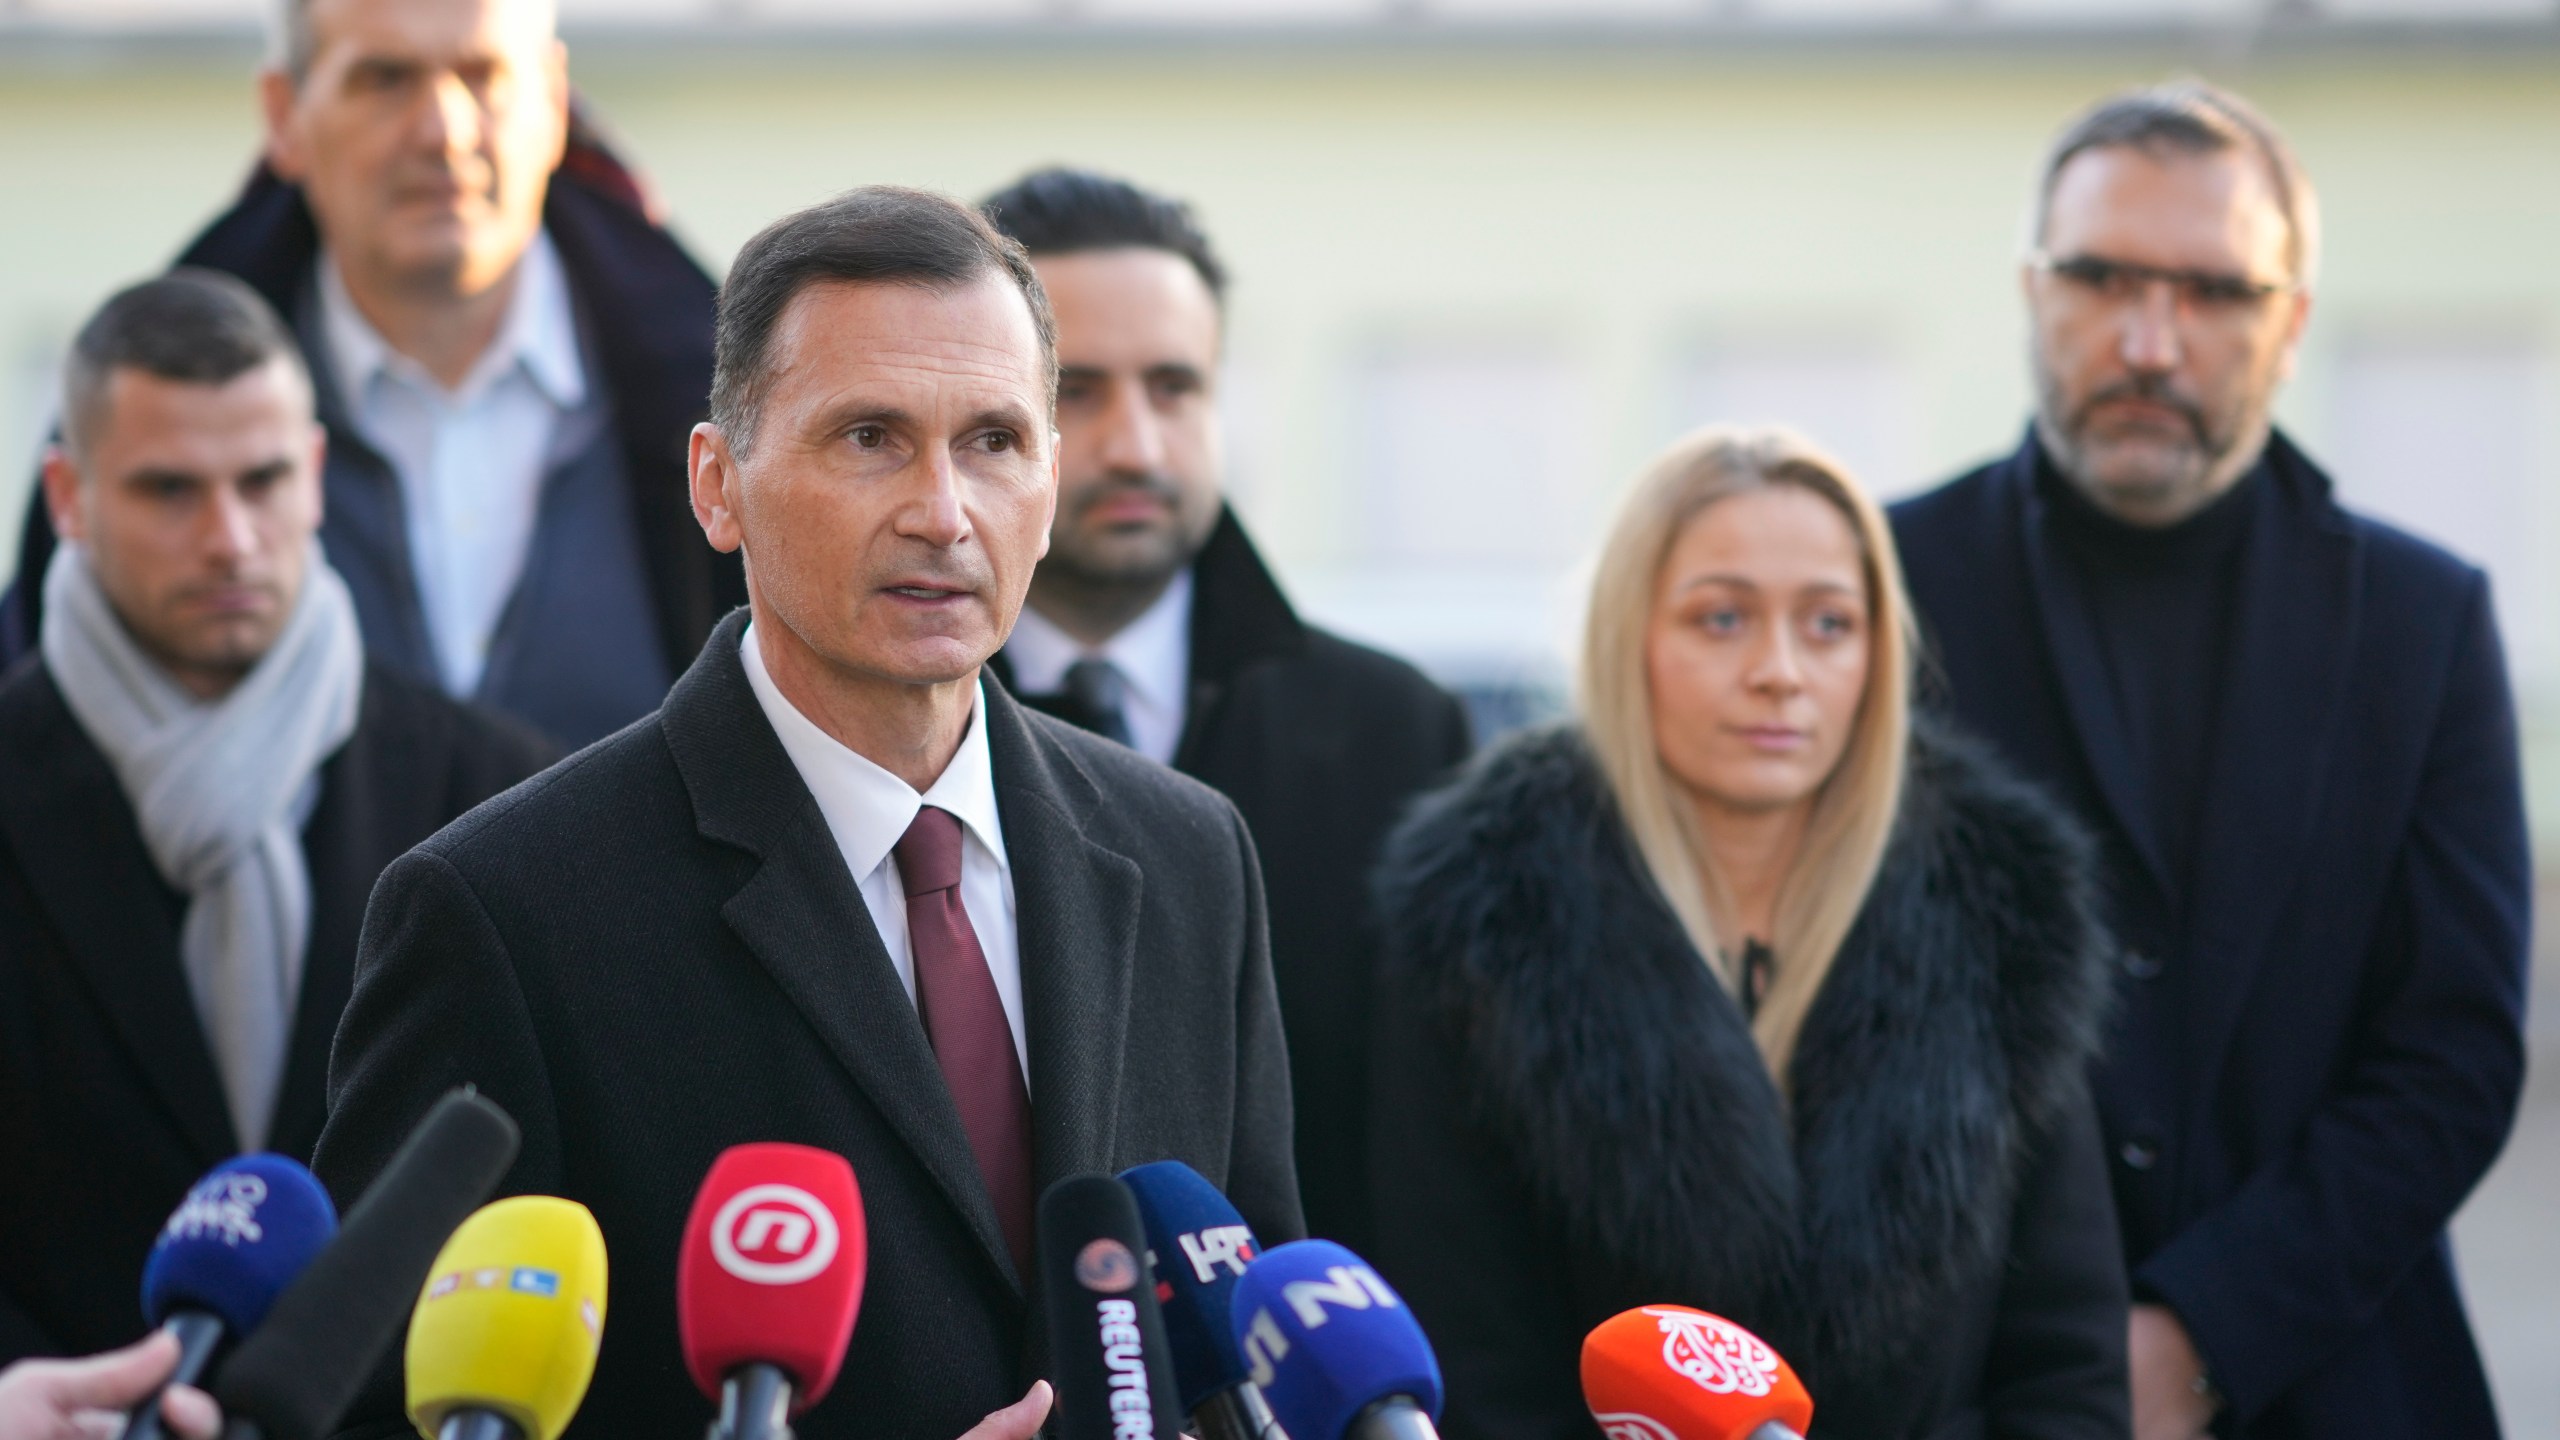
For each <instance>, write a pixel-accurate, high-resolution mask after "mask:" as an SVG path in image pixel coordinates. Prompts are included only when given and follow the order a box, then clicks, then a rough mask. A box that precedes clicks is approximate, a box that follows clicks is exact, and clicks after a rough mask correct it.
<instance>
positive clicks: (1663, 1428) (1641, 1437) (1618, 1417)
mask: <svg viewBox="0 0 2560 1440" xmlns="http://www.w3.org/2000/svg"><path fill="white" fill-rule="evenodd" d="M1591 1418H1592V1419H1594V1420H1597V1421H1599V1422H1600V1433H1601V1434H1603V1435H1606V1436H1608V1437H1609V1440H1680V1437H1679V1436H1678V1435H1676V1434H1674V1433H1672V1430H1671V1427H1670V1426H1668V1425H1665V1424H1663V1423H1662V1422H1661V1421H1659V1420H1656V1419H1654V1418H1653V1417H1652V1416H1650V1415H1639V1414H1637V1413H1636V1412H1634V1411H1633V1410H1624V1411H1620V1412H1619V1413H1617V1414H1615V1415H1594V1416H1592V1417H1591Z"/></svg>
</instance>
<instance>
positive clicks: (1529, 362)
mask: <svg viewBox="0 0 2560 1440" xmlns="http://www.w3.org/2000/svg"><path fill="white" fill-rule="evenodd" d="M1580 391H1581V387H1580V384H1579V381H1578V377H1577V375H1576V372H1575V368H1574V366H1573V365H1572V364H1571V363H1570V362H1569V361H1568V360H1567V359H1566V358H1565V357H1564V356H1563V355H1561V354H1559V353H1558V352H1557V350H1556V349H1555V348H1554V347H1551V346H1549V345H1545V344H1542V343H1539V342H1538V341H1536V340H1532V339H1502V338H1496V339H1491V340H1483V341H1478V340H1470V339H1466V338H1457V337H1452V338H1445V339H1442V338H1435V339H1427V340H1413V341H1395V342H1390V343H1388V344H1386V345H1383V346H1381V347H1379V348H1378V349H1376V350H1373V351H1372V352H1370V354H1369V355H1368V356H1367V357H1366V358H1365V359H1363V360H1362V361H1361V362H1360V363H1359V364H1358V365H1357V366H1356V367H1355V373H1354V376H1353V380H1352V395H1351V407H1352V424H1351V426H1350V434H1351V437H1352V444H1353V445H1354V447H1355V453H1354V454H1353V455H1352V456H1351V457H1350V468H1351V474H1352V476H1353V477H1354V479H1355V488H1354V490H1353V491H1352V493H1351V495H1350V496H1349V497H1348V498H1349V501H1350V504H1349V506H1348V508H1347V509H1346V510H1345V512H1344V514H1345V515H1346V516H1347V517H1348V518H1349V520H1350V523H1351V524H1352V525H1354V526H1355V527H1356V528H1357V530H1358V531H1359V532H1360V533H1358V534H1357V535H1355V536H1353V537H1351V544H1349V545H1348V546H1346V547H1345V548H1346V549H1348V550H1350V551H1351V552H1352V553H1355V554H1358V555H1360V556H1361V557H1362V558H1364V559H1367V560H1370V561H1373V562H1390V563H1395V564H1399V565H1414V566H1424V567H1430V568H1435V569H1453V570H1474V571H1486V570H1505V569H1511V568H1514V567H1521V566H1527V567H1531V568H1532V569H1533V570H1539V571H1544V570H1550V569H1553V568H1555V567H1559V566H1562V565H1564V564H1567V563H1570V562H1571V561H1572V560H1573V559H1574V558H1575V557H1576V555H1577V554H1578V553H1579V551H1580V548H1581V547H1582V546H1583V544H1584V543H1585V542H1586V540H1587V536H1586V535H1585V533H1584V517H1585V516H1586V514H1587V513H1588V512H1589V510H1590V508H1591V507H1590V505H1589V503H1588V502H1589V498H1590V497H1589V496H1587V495H1586V494H1583V493H1581V492H1582V491H1583V490H1584V489H1585V488H1586V487H1587V485H1588V484H1589V481H1590V478H1591V477H1589V476H1588V475H1586V473H1585V471H1586V470H1587V468H1588V466H1587V463H1586V462H1588V461H1589V460H1590V459H1591V458H1592V457H1593V456H1594V455H1595V454H1597V453H1598V452H1599V450H1600V447H1599V446H1597V445H1595V444H1594V443H1593V437H1592V435H1591V433H1590V430H1589V425H1588V422H1587V420H1586V419H1585V415H1584V407H1583V405H1582V403H1581V398H1580Z"/></svg>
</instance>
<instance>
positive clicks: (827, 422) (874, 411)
mask: <svg viewBox="0 0 2560 1440" xmlns="http://www.w3.org/2000/svg"><path fill="white" fill-rule="evenodd" d="M915 418H916V417H915V416H913V415H911V414H909V413H907V412H906V411H904V410H901V409H899V408H898V407H897V406H895V405H875V404H872V403H870V402H868V401H863V400H853V401H848V402H846V403H845V404H844V405H843V406H841V407H840V408H838V409H834V410H830V411H827V412H826V413H825V414H824V415H822V416H821V417H820V418H819V422H818V428H819V430H820V431H822V432H823V433H825V434H828V435H835V434H840V433H842V432H844V431H847V430H850V429H852V428H853V427H854V426H856V425H889V426H901V425H904V426H912V425H913V424H915Z"/></svg>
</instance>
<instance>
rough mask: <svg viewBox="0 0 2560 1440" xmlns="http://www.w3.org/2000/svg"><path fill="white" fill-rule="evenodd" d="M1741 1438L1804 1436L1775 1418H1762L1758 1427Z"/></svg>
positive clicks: (1780, 1439) (1786, 1439)
mask: <svg viewBox="0 0 2560 1440" xmlns="http://www.w3.org/2000/svg"><path fill="white" fill-rule="evenodd" d="M1742 1440H1804V1437H1803V1436H1802V1435H1799V1434H1797V1433H1796V1432H1794V1431H1793V1430H1790V1429H1788V1428H1787V1427H1786V1426H1784V1425H1781V1424H1779V1423H1778V1422H1777V1421H1775V1420H1763V1421H1761V1422H1760V1426H1759V1428H1758V1429H1756V1430H1753V1431H1752V1432H1751V1433H1750V1434H1748V1435H1745V1436H1744V1437H1742Z"/></svg>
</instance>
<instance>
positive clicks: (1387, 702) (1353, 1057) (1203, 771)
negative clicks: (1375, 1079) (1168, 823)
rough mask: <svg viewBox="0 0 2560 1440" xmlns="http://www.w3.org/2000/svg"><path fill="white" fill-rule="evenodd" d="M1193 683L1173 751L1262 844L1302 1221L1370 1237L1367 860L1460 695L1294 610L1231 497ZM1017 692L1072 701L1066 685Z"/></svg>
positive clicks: (1459, 721)
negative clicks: (1044, 692) (1057, 690)
mask: <svg viewBox="0 0 2560 1440" xmlns="http://www.w3.org/2000/svg"><path fill="white" fill-rule="evenodd" d="M1187 699H1188V702H1189V703H1188V707H1187V711H1186V715H1185V719H1184V723H1183V729H1182V739H1181V741H1180V743H1179V744H1178V745H1177V746H1176V747H1175V750H1174V756H1173V768H1175V769H1176V770H1179V771H1181V772H1182V773H1183V774H1185V775H1190V776H1193V777H1196V778H1198V779H1200V780H1204V781H1206V782H1208V783H1209V784H1210V785H1211V786H1213V787H1215V788H1216V789H1217V790H1218V792H1219V793H1220V794H1223V795H1225V796H1226V797H1227V798H1228V799H1230V800H1233V801H1234V802H1235V803H1236V808H1237V809H1238V810H1240V811H1242V812H1244V819H1245V825H1246V827H1247V828H1249V829H1250V830H1252V832H1253V843H1254V848H1255V850H1256V851H1258V852H1259V853H1260V854H1261V856H1262V878H1263V884H1264V886H1265V887H1266V889H1267V892H1268V893H1269V895H1270V897H1271V969H1272V973H1273V976H1274V977H1275V978H1276V979H1277V980H1278V982H1279V987H1280V1013H1281V1016H1282V1017H1283V1019H1285V1020H1286V1022H1287V1024H1288V1030H1289V1078H1290V1083H1291V1086H1292V1088H1293V1089H1294V1090H1295V1092H1296V1108H1297V1125H1298V1136H1297V1155H1298V1186H1299V1193H1300V1194H1301V1196H1303V1197H1304V1199H1305V1201H1306V1210H1307V1225H1308V1228H1309V1229H1310V1230H1312V1231H1313V1232H1314V1233H1316V1234H1318V1235H1323V1236H1325V1237H1327V1238H1329V1239H1334V1240H1339V1241H1341V1242H1342V1243H1344V1244H1346V1245H1349V1246H1350V1247H1351V1248H1353V1249H1354V1250H1359V1249H1363V1248H1365V1247H1366V1246H1367V1244H1368V1241H1369V1229H1368V1221H1367V1213H1368V1186H1367V1178H1366V1177H1367V1169H1368V1167H1367V1162H1366V1155H1367V1142H1366V1139H1365V1136H1366V1134H1367V1128H1368V1126H1367V1120H1368V1108H1367V1094H1368V1068H1369V1065H1368V1044H1367V1041H1368V1013H1369V998H1370V989H1371V985H1372V982H1373V976H1374V974H1375V972H1376V968H1377V928H1376V922H1375V920H1374V918H1373V916H1372V914H1371V912H1370V910H1369V907H1368V903H1367V902H1368V898H1369V883H1368V882H1369V872H1370V870H1371V868H1372V867H1373V866H1375V864H1376V863H1377V859H1378V849H1379V846H1380V844H1381V843H1382V842H1383V841H1384V840H1385V839H1386V834H1387V828H1388V826H1390V825H1391V824H1393V823H1394V821H1395V818H1396V816H1397V815H1398V814H1400V813H1401V812H1402V811H1403V809H1404V807H1405V805H1406V803H1407V802H1408V801H1410V800H1411V799H1412V798H1413V797H1414V796H1415V795H1416V794H1418V793H1420V792H1421V791H1422V790H1423V789H1424V788H1426V787H1428V786H1430V785H1431V784H1433V783H1435V782H1437V781H1438V780H1440V779H1442V778H1445V777H1446V775H1447V774H1448V772H1449V771H1450V770H1451V769H1452V768H1454V767H1455V766H1456V765H1457V764H1458V763H1459V762H1460V761H1462V760H1464V759H1466V758H1467V751H1468V749H1469V748H1470V740H1469V736H1468V730H1467V714H1466V710H1465V708H1464V707H1462V706H1461V705H1460V704H1459V703H1458V701H1457V699H1456V698H1455V697H1453V696H1451V695H1450V694H1449V692H1447V691H1446V690H1443V689H1441V688H1440V687H1439V686H1437V685H1434V684H1433V683H1431V681H1430V680H1428V679H1426V678H1425V677H1424V676H1423V674H1422V672H1421V671H1419V670H1416V669H1414V668H1413V667H1412V666H1411V665H1408V664H1406V663H1405V662H1404V661H1402V660H1398V659H1396V658H1395V657H1394V656H1392V655H1385V654H1381V653H1379V652H1378V651H1376V650H1372V649H1370V648H1368V647H1367V646H1365V645H1359V644H1355V643H1353V642H1351V641H1349V640H1345V639H1343V638H1342V637H1341V636H1339V635H1335V634H1332V633H1330V632H1328V631H1325V630H1322V629H1320V628H1318V627H1316V626H1313V625H1309V624H1307V623H1306V622H1305V621H1303V620H1301V619H1299V618H1298V614H1297V612H1296V611H1295V610H1294V609H1293V608H1291V606H1290V604H1289V600H1288V597H1287V596H1285V595H1283V594H1282V593H1281V591H1280V586H1279V583H1278V582H1277V581H1275V580H1274V579H1273V578H1272V575H1271V572H1270V570H1269V569H1268V568H1266V567H1265V566H1264V565H1263V563H1262V558H1261V557H1260V556H1259V555H1257V554H1255V553H1254V549H1253V543H1252V541H1251V540H1250V539H1248V538H1247V537H1246V535H1245V533H1244V527H1243V526H1242V525H1240V524H1239V523H1237V520H1236V517H1235V513H1234V512H1233V511H1232V510H1229V511H1227V512H1225V513H1224V514H1222V515H1221V516H1220V517H1219V520H1218V524H1217V527H1216V528H1215V529H1214V530H1212V531H1211V532H1210V534H1209V541H1208V543H1207V544H1206V545H1205V546H1203V547H1202V548H1201V551H1200V556H1199V559H1198V560H1197V561H1196V562H1194V565H1193V567H1192V590H1191V692H1190V695H1189V696H1188V697H1187ZM1025 703H1028V704H1031V705H1034V706H1035V707H1037V708H1042V709H1047V710H1049V711H1050V712H1051V713H1053V714H1058V715H1062V716H1065V717H1066V718H1068V719H1070V720H1075V719H1078V718H1079V717H1078V716H1077V715H1076V714H1075V713H1074V711H1075V707H1074V705H1073V702H1072V701H1070V700H1068V699H1066V697H1063V696H1060V697H1050V696H1041V697H1038V698H1037V699H1034V700H1030V701H1026V702H1025Z"/></svg>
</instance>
